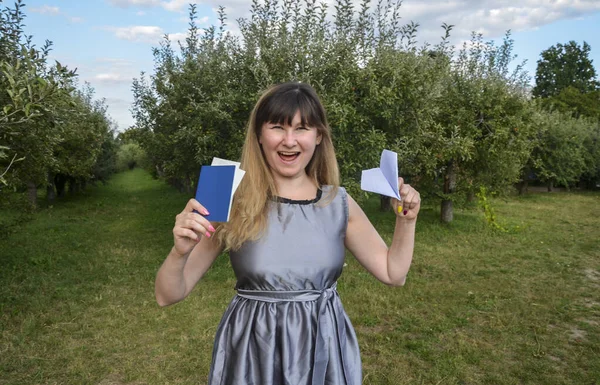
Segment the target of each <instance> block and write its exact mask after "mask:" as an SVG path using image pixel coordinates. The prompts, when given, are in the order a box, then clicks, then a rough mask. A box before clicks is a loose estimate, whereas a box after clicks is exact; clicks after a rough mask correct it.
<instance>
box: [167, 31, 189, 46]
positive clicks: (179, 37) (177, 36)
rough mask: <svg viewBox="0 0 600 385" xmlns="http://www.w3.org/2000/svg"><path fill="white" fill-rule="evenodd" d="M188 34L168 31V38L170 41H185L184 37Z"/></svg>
mask: <svg viewBox="0 0 600 385" xmlns="http://www.w3.org/2000/svg"><path fill="white" fill-rule="evenodd" d="M187 36H188V34H187V32H178V33H170V34H169V40H170V41H172V42H182V43H183V42H185V39H186V38H187Z"/></svg>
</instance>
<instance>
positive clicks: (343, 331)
mask: <svg viewBox="0 0 600 385" xmlns="http://www.w3.org/2000/svg"><path fill="white" fill-rule="evenodd" d="M330 192H331V189H330V188H329V187H328V186H325V187H323V196H318V199H315V200H314V201H289V200H280V201H278V202H272V203H271V210H270V212H269V224H268V228H267V231H266V233H265V234H264V236H263V237H262V238H261V239H260V240H258V241H255V242H246V243H245V244H244V245H243V246H242V247H241V248H240V249H239V250H237V251H235V252H231V253H230V259H231V264H232V267H233V270H234V272H235V274H236V277H237V284H236V290H237V291H238V294H237V295H236V296H235V297H234V298H233V299H232V301H231V303H230V304H229V306H228V308H227V310H226V311H225V314H224V315H223V318H222V320H221V323H220V324H219V327H218V328H217V333H216V337H215V345H214V350H213V361H212V364H211V370H210V375H209V385H242V384H244V385H252V384H255V385H259V384H260V385H333V384H335V385H359V384H360V383H361V379H362V373H361V361H360V352H359V348H358V342H357V339H356V334H355V332H354V328H353V327H352V324H351V322H350V320H349V319H348V316H347V315H346V313H345V311H344V308H343V306H342V303H341V300H340V297H339V295H338V293H337V290H336V281H337V279H338V278H339V276H340V274H341V272H342V268H343V263H344V255H345V248H344V237H345V234H346V227H347V223H348V204H347V198H346V192H345V190H344V189H343V188H340V189H339V190H338V192H337V194H336V196H335V198H334V199H333V200H332V201H331V202H330V203H329V204H324V202H325V201H326V199H327V196H328V194H329V193H330Z"/></svg>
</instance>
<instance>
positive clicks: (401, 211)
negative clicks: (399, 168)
mask: <svg viewBox="0 0 600 385" xmlns="http://www.w3.org/2000/svg"><path fill="white" fill-rule="evenodd" d="M398 191H400V198H402V200H401V201H399V200H398V199H396V198H392V207H393V209H394V213H396V216H397V217H398V218H401V219H406V220H414V219H417V215H418V214H419V209H420V208H421V195H420V194H419V192H418V191H417V190H415V189H414V188H412V187H411V185H409V184H405V183H404V179H402V178H401V177H400V178H398Z"/></svg>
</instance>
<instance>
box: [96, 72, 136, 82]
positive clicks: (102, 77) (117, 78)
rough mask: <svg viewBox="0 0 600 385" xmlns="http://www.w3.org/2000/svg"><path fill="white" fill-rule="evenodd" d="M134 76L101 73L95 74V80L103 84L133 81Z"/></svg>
mask: <svg viewBox="0 0 600 385" xmlns="http://www.w3.org/2000/svg"><path fill="white" fill-rule="evenodd" d="M132 79H133V77H131V76H126V75H123V74H120V73H115V72H112V73H100V74H96V75H95V76H94V82H98V83H103V84H119V83H131V81H132Z"/></svg>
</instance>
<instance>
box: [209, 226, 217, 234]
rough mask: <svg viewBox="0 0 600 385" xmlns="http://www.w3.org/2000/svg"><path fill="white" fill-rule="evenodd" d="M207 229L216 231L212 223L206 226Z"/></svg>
mask: <svg viewBox="0 0 600 385" xmlns="http://www.w3.org/2000/svg"><path fill="white" fill-rule="evenodd" d="M208 229H209V230H210V231H212V232H213V233H214V232H215V231H216V230H215V228H214V227H212V225H209V226H208Z"/></svg>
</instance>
